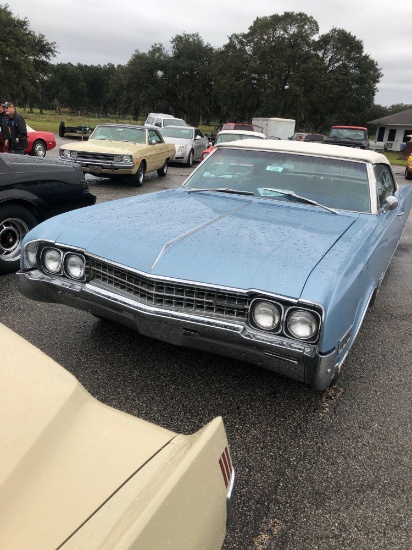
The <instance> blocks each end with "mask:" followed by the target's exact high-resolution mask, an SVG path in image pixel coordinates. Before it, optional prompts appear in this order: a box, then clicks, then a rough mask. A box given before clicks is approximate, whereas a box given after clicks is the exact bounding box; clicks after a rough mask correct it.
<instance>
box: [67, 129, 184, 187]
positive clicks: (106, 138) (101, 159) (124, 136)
mask: <svg viewBox="0 0 412 550" xmlns="http://www.w3.org/2000/svg"><path fill="white" fill-rule="evenodd" d="M174 155H175V146H174V144H171V143H165V141H164V139H163V137H162V136H161V134H160V133H159V131H158V130H157V128H147V127H145V126H135V125H133V124H100V125H99V126H96V128H95V129H94V131H93V133H92V134H91V136H90V138H89V139H88V140H87V141H77V142H76V141H75V142H70V143H67V145H66V144H65V145H63V146H62V147H61V148H60V152H59V156H60V158H61V159H62V160H70V161H73V162H76V163H79V164H80V165H81V167H82V169H83V172H85V173H89V174H93V175H95V176H101V177H109V178H116V177H119V176H120V177H125V176H127V177H128V178H129V181H130V182H131V183H132V184H133V185H136V186H139V187H140V186H141V185H143V180H144V176H145V174H146V173H148V172H155V171H157V173H158V175H159V176H160V177H162V176H165V175H166V173H167V168H168V164H169V162H170V161H171V160H172V159H173V157H174Z"/></svg>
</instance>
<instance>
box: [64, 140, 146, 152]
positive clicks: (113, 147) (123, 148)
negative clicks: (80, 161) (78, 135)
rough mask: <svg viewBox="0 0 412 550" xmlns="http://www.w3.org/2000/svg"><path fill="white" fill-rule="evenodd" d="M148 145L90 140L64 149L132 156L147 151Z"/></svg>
mask: <svg viewBox="0 0 412 550" xmlns="http://www.w3.org/2000/svg"><path fill="white" fill-rule="evenodd" d="M146 147H147V145H145V144H144V143H132V142H130V141H111V140H100V139H88V140H87V141H78V142H77V141H75V142H71V143H67V144H64V145H63V146H62V147H61V148H62V149H70V151H88V152H92V153H94V152H99V153H108V154H113V152H116V151H119V153H122V154H132V153H133V152H135V151H136V150H139V149H145V148H146Z"/></svg>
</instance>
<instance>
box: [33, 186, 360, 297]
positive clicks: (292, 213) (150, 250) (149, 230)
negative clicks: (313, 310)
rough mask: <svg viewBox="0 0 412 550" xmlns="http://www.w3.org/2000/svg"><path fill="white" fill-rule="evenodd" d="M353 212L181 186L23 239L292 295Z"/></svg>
mask: <svg viewBox="0 0 412 550" xmlns="http://www.w3.org/2000/svg"><path fill="white" fill-rule="evenodd" d="M358 217H359V214H356V213H341V214H340V215H337V214H333V213H331V212H328V211H327V210H325V209H323V208H319V207H313V206H308V205H303V204H296V203H288V202H285V201H282V202H281V201H274V200H264V199H259V198H253V199H250V198H247V197H241V196H239V195H223V194H221V193H208V192H206V193H203V192H192V193H189V192H188V191H187V190H186V189H182V188H181V189H177V190H172V191H163V192H160V193H152V194H148V195H145V196H140V197H133V198H130V199H121V200H119V201H112V202H108V203H103V204H100V205H98V206H96V207H93V208H87V209H85V210H80V211H77V212H76V213H75V214H74V215H73V214H71V213H68V214H63V216H58V217H56V218H53V219H52V220H49V221H47V222H44V223H43V224H40V225H39V226H37V227H36V228H34V229H33V230H32V231H31V232H30V233H29V235H28V237H26V240H28V239H30V240H31V239H34V238H40V239H42V238H47V239H49V240H54V241H56V242H58V243H60V244H64V245H69V246H77V247H80V248H82V249H84V250H85V251H87V252H89V253H91V254H94V255H97V256H99V257H102V258H106V259H108V260H110V261H113V262H116V263H118V264H121V265H124V266H128V267H130V268H132V269H136V270H140V271H143V272H146V273H148V274H152V275H157V276H164V277H171V278H176V279H184V280H189V281H197V282H201V283H207V284H211V285H218V286H226V287H233V288H241V289H259V290H262V291H268V292H276V293H279V294H281V295H284V296H289V297H295V298H297V297H299V296H300V294H301V292H302V289H303V287H304V285H305V281H306V280H307V278H308V276H309V274H310V273H311V271H312V270H313V269H314V267H315V266H316V265H317V263H318V262H319V261H320V260H321V259H322V258H323V256H324V255H325V254H326V253H327V252H328V250H329V249H330V247H332V246H333V244H334V243H335V242H336V241H337V240H338V239H339V238H340V237H341V236H342V234H343V233H344V232H345V231H346V230H347V229H348V228H349V227H350V226H351V225H352V224H353V223H354V221H355V220H356V219H357V218H358Z"/></svg>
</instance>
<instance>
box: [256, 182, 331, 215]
mask: <svg viewBox="0 0 412 550" xmlns="http://www.w3.org/2000/svg"><path fill="white" fill-rule="evenodd" d="M263 189H264V191H273V192H275V193H280V194H281V195H286V196H288V197H293V198H294V199H298V200H299V201H300V202H305V203H308V204H313V205H314V206H320V207H321V208H324V209H325V210H327V211H328V212H332V213H333V214H337V215H338V216H340V214H339V212H338V211H337V210H334V209H333V208H329V207H328V206H325V205H324V204H320V203H319V202H316V201H313V200H312V199H307V198H306V197H301V196H300V195H297V194H296V193H295V192H294V191H285V190H284V189H274V188H273V187H264V188H263Z"/></svg>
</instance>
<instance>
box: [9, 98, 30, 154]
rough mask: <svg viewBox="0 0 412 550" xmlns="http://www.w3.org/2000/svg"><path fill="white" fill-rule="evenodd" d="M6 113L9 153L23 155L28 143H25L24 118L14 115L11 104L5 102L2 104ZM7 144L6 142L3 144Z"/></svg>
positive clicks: (25, 127)
mask: <svg viewBox="0 0 412 550" xmlns="http://www.w3.org/2000/svg"><path fill="white" fill-rule="evenodd" d="M4 108H5V109H6V113H7V114H8V116H9V123H8V124H9V133H10V138H9V143H8V145H9V149H10V153H14V154H16V155H24V150H25V149H27V147H28V146H29V143H28V141H27V126H26V122H25V121H24V118H23V117H22V116H21V115H19V114H18V113H16V109H15V108H14V105H13V103H10V102H9V101H7V102H6V103H5V104H4ZM5 143H6V144H7V142H5Z"/></svg>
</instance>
